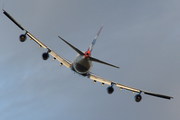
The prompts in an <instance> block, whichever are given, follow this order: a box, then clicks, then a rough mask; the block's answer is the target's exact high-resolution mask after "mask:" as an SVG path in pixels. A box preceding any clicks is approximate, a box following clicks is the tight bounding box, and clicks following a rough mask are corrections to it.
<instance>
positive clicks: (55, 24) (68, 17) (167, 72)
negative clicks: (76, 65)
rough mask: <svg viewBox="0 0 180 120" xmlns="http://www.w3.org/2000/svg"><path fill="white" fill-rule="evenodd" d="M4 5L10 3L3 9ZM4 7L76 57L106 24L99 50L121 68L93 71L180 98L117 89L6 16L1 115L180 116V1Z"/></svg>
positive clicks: (22, 118)
mask: <svg viewBox="0 0 180 120" xmlns="http://www.w3.org/2000/svg"><path fill="white" fill-rule="evenodd" d="M3 4H4V7H3ZM0 6H2V8H4V9H5V10H6V11H7V12H8V13H10V14H11V15H12V16H13V17H14V18H15V19H16V20H17V21H18V22H19V23H20V24H21V25H23V26H24V27H25V28H26V29H27V30H28V31H30V32H31V33H32V34H33V35H34V36H36V37H37V38H38V39H39V40H41V41H42V42H43V43H45V44H46V45H47V46H49V47H50V48H51V49H53V50H54V51H56V52H57V53H58V54H60V55H62V56H63V57H65V58H67V59H68V60H70V61H73V60H74V58H75V56H76V54H77V53H76V52H75V51H74V50H72V49H71V48H70V47H69V46H68V45H66V44H65V43H64V42H63V41H61V40H60V39H59V38H58V37H57V36H58V35H60V36H61V37H62V38H64V39H66V40H67V41H68V42H70V43H71V44H73V45H74V46H76V47H78V48H79V49H80V50H82V51H85V50H87V48H88V47H89V45H90V43H91V42H92V40H93V39H94V37H95V35H96V34H97V32H98V30H99V28H100V27H101V25H102V24H103V23H104V28H103V29H102V31H101V34H100V36H99V38H98V41H97V42H96V45H95V46H94V49H93V52H92V55H93V56H94V57H96V58H98V59H101V60H103V61H106V62H109V63H112V64H114V65H117V66H120V67H121V68H120V69H116V68H112V67H109V66H105V65H102V64H98V63H94V65H93V68H92V72H93V73H96V74H98V75H100V76H102V77H104V78H108V79H110V80H113V81H116V82H118V83H121V84H124V85H128V86H131V87H135V88H138V89H143V90H146V91H150V92H155V93H160V94H165V95H170V96H173V97H174V99H173V100H170V101H169V100H165V99H161V98H156V97H152V96H148V95H144V94H142V101H141V102H140V103H136V102H135V101H134V96H135V94H133V93H132V92H129V91H126V90H122V91H120V90H119V88H115V92H114V93H113V94H111V95H109V94H107V92H106V88H107V85H105V86H104V87H102V86H101V84H100V83H96V84H93V81H92V80H90V79H87V78H84V77H81V76H79V75H77V74H74V73H73V72H72V71H70V69H67V68H66V67H65V66H62V67H60V66H59V62H58V61H52V59H53V58H52V57H50V59H49V60H47V61H43V60H42V58H41V55H42V53H43V52H45V51H46V50H44V49H43V48H41V49H39V48H38V45H37V44H36V43H35V42H33V41H30V40H27V41H26V42H24V43H21V42H19V40H18V37H19V35H20V34H22V33H24V32H23V31H21V30H20V29H19V28H18V27H17V26H16V25H15V24H13V23H12V22H11V21H10V20H9V19H8V18H7V17H6V16H5V15H4V14H3V12H1V14H0V21H1V22H0V33H1V40H0V48H1V59H0V120H32V119H33V120H60V119H61V120H109V119H112V120H113V119H114V120H116V119H123V120H124V119H125V120H179V119H180V104H179V101H180V94H179V86H180V52H179V51H180V34H179V33H180V13H179V12H180V1H178V0H149V1H148V0H136V1H135V0H113V1H112V0H88V1H87V0H58V1H57V0H26V1H25V0H1V1H0Z"/></svg>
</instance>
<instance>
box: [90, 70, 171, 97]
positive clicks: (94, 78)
mask: <svg viewBox="0 0 180 120" xmlns="http://www.w3.org/2000/svg"><path fill="white" fill-rule="evenodd" d="M87 77H88V78H89V79H92V80H94V83H95V82H96V81H97V82H100V83H102V85H104V84H107V85H110V86H112V87H113V86H117V87H119V88H120V90H122V89H125V90H129V91H132V92H133V93H134V92H136V93H139V94H141V93H142V92H143V93H144V94H146V95H151V96H155V97H160V98H165V99H169V100H170V99H172V98H173V97H170V96H166V95H161V94H156V93H151V92H147V91H144V90H140V89H136V88H132V87H128V86H125V85H122V84H120V83H117V82H113V81H111V80H108V79H105V78H102V77H100V76H98V75H96V74H93V73H89V74H88V76H87Z"/></svg>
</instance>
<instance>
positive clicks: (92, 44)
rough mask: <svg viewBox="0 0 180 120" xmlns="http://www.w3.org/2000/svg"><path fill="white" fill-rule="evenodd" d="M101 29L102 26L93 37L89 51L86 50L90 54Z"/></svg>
mask: <svg viewBox="0 0 180 120" xmlns="http://www.w3.org/2000/svg"><path fill="white" fill-rule="evenodd" d="M102 28H103V25H102V26H101V28H100V30H99V32H98V33H97V35H96V36H95V38H94V40H93V42H92V43H91V45H90V47H89V49H88V50H89V51H90V52H91V51H92V50H93V46H94V45H95V43H96V40H97V38H98V36H99V34H100V32H101V30H102Z"/></svg>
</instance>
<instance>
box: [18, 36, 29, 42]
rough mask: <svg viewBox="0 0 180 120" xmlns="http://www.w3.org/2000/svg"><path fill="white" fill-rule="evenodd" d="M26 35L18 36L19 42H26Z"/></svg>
mask: <svg viewBox="0 0 180 120" xmlns="http://www.w3.org/2000/svg"><path fill="white" fill-rule="evenodd" d="M26 38H27V37H26V35H25V34H22V35H20V36H19V40H20V41H21V42H24V41H25V40H26Z"/></svg>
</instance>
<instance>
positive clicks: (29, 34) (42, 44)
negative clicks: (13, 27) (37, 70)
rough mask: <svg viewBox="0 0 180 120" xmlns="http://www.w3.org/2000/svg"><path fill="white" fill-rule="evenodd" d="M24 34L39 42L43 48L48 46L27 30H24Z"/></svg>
mask: <svg viewBox="0 0 180 120" xmlns="http://www.w3.org/2000/svg"><path fill="white" fill-rule="evenodd" d="M26 34H27V35H28V36H29V37H30V38H31V39H33V40H34V41H35V42H36V43H37V44H39V45H40V46H41V47H43V48H44V49H47V48H48V47H47V46H46V45H45V44H44V43H42V42H41V41H40V40H38V39H37V38H36V37H34V36H33V35H32V34H31V33H29V32H28V31H26Z"/></svg>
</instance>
